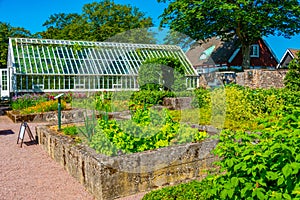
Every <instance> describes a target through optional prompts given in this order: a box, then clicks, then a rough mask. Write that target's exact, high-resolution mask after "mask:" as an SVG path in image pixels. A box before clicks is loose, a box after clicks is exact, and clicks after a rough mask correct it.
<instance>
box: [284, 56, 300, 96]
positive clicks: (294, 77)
mask: <svg viewBox="0 0 300 200" xmlns="http://www.w3.org/2000/svg"><path fill="white" fill-rule="evenodd" d="M284 84H285V87H286V88H288V89H290V90H293V91H300V52H298V54H297V57H296V58H294V59H293V60H292V61H291V62H290V63H289V66H288V72H287V74H286V76H285V78H284Z"/></svg>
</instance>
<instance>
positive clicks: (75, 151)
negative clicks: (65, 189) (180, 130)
mask: <svg viewBox="0 0 300 200" xmlns="http://www.w3.org/2000/svg"><path fill="white" fill-rule="evenodd" d="M36 132H37V136H38V141H39V144H40V145H41V146H42V147H43V148H44V149H45V150H46V151H47V152H48V154H49V155H50V156H51V157H52V158H53V159H54V160H56V161H57V162H59V163H60V164H61V165H62V166H64V168H65V169H66V170H67V171H68V172H69V173H70V174H71V175H72V176H73V177H75V178H76V179H77V180H78V181H79V182H80V183H81V184H83V185H84V186H85V187H86V188H87V190H88V191H90V192H91V193H92V194H93V195H94V196H95V197H96V199H105V200H106V199H116V198H120V197H125V196H129V195H132V194H136V193H139V192H144V191H150V190H152V189H156V188H160V187H163V186H167V185H175V184H179V183H182V182H186V181H189V180H194V179H202V178H204V177H205V176H206V175H207V172H206V170H207V169H210V168H212V167H213V165H212V163H213V162H214V161H215V160H216V159H217V158H216V157H214V156H213V155H212V154H211V153H210V152H211V150H212V149H214V148H215V146H216V144H217V141H216V140H207V141H203V142H201V143H189V144H185V145H179V146H172V147H167V148H161V149H157V150H153V151H146V152H142V153H135V154H129V155H122V156H115V157H108V156H105V155H101V154H97V153H96V152H95V151H94V150H93V149H91V148H89V147H87V146H85V145H81V144H76V143H75V142H74V141H73V140H72V139H70V138H68V137H66V136H63V135H58V134H57V133H56V132H54V131H52V130H50V129H49V128H48V127H46V126H39V127H37V128H36Z"/></svg>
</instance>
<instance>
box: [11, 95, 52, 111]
mask: <svg viewBox="0 0 300 200" xmlns="http://www.w3.org/2000/svg"><path fill="white" fill-rule="evenodd" d="M47 100H48V97H47V95H35V94H33V95H31V94H24V95H22V96H15V97H13V98H12V101H11V108H12V109H13V110H22V109H25V108H28V107H32V106H35V105H37V104H39V103H42V102H46V101H47Z"/></svg>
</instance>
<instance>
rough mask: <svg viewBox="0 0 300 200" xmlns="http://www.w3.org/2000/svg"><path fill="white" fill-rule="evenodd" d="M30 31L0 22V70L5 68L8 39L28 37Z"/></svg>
mask: <svg viewBox="0 0 300 200" xmlns="http://www.w3.org/2000/svg"><path fill="white" fill-rule="evenodd" d="M30 36H31V33H30V31H28V30H26V29H24V28H22V27H13V26H11V25H10V24H8V23H5V22H0V68H6V65H7V63H6V62H7V53H8V42H9V37H30Z"/></svg>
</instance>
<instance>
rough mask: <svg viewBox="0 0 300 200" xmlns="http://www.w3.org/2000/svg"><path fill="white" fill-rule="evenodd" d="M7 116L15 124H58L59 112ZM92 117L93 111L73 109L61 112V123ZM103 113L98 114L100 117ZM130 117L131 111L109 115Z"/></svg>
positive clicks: (110, 114)
mask: <svg viewBox="0 0 300 200" xmlns="http://www.w3.org/2000/svg"><path fill="white" fill-rule="evenodd" d="M6 114H7V116H8V117H9V118H10V119H12V121H13V122H14V123H19V122H50V123H51V122H53V123H55V122H57V121H58V120H57V117H58V113H57V111H52V112H44V113H35V114H26V115H25V114H19V112H18V111H7V112H6ZM86 115H89V116H91V115H92V111H91V110H85V109H72V110H63V111H61V122H62V123H72V122H82V121H84V116H86ZM100 115H101V113H100V114H99V113H98V114H97V117H100ZM125 115H129V111H125V112H112V113H109V118H122V116H125Z"/></svg>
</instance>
